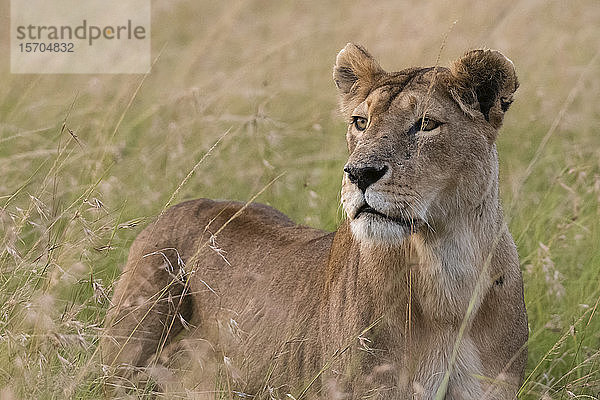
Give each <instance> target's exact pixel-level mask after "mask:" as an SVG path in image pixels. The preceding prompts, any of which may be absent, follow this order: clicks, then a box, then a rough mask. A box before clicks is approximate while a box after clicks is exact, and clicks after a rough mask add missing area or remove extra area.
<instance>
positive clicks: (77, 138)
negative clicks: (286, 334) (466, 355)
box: [0, 0, 600, 400]
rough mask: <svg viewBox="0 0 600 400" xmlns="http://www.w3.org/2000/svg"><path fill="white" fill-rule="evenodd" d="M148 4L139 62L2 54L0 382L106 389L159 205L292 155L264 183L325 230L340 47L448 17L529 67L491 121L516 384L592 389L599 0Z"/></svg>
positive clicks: (230, 186) (252, 186) (238, 187)
mask: <svg viewBox="0 0 600 400" xmlns="http://www.w3.org/2000/svg"><path fill="white" fill-rule="evenodd" d="M3 15H6V14H3ZM152 18H153V21H152V23H153V25H152V43H153V55H154V56H158V54H159V53H160V57H159V58H158V59H157V61H156V64H155V65H154V67H153V70H152V73H151V74H149V75H147V76H145V77H143V76H139V75H12V74H10V73H9V71H8V69H7V68H8V65H7V64H8V63H3V64H2V65H1V66H0V74H1V76H2V80H3V85H2V86H1V87H0V121H1V122H0V176H1V179H0V398H3V399H4V398H8V399H10V398H29V399H61V398H83V399H86V398H98V397H101V396H102V391H101V380H102V375H103V371H102V369H101V367H100V360H99V359H98V355H97V354H96V348H97V344H98V339H99V336H100V334H101V329H100V328H101V326H102V323H103V318H104V314H105V311H106V308H107V305H108V298H109V297H110V295H111V288H112V285H113V283H114V282H115V280H116V278H117V277H118V276H119V272H120V267H121V266H122V265H123V264H124V261H125V258H126V254H127V249H128V246H129V245H130V243H131V241H132V240H133V238H134V237H135V235H136V233H137V232H139V230H140V229H141V228H142V227H143V226H145V224H147V223H148V222H149V221H150V220H151V219H152V218H154V217H155V216H156V215H158V214H159V213H160V212H161V211H162V209H163V208H164V206H165V205H167V204H168V203H171V202H174V203H176V202H179V201H181V200H184V199H188V198H195V197H201V196H202V197H212V198H228V199H229V198H231V199H238V200H242V201H244V200H248V199H250V198H251V197H252V196H253V195H254V194H256V193H258V192H259V191H260V190H261V189H262V188H264V187H265V186H266V185H267V184H268V183H269V182H271V181H272V180H273V179H275V178H277V177H278V176H279V175H280V174H282V173H283V175H282V176H281V177H279V178H278V179H277V180H276V181H275V182H274V183H273V184H272V185H271V186H270V187H269V188H268V189H267V190H265V191H264V192H263V193H262V194H261V196H260V197H259V198H258V200H259V201H261V202H263V203H267V204H270V205H273V206H274V207H276V208H278V209H280V210H282V211H283V212H285V213H286V214H288V215H290V216H291V217H292V218H293V219H294V220H295V221H297V222H299V223H304V224H309V225H311V226H315V227H319V228H323V229H328V230H333V229H335V227H336V226H337V224H338V223H339V221H340V219H341V213H340V210H339V206H338V204H339V183H340V180H341V169H342V166H343V164H344V162H345V158H346V146H345V141H344V132H345V127H344V123H343V121H341V118H340V117H339V116H338V115H337V113H336V112H335V110H336V103H335V101H336V99H335V96H336V94H335V90H334V86H333V84H332V82H331V66H332V64H333V61H334V57H335V54H336V52H337V51H338V50H339V49H340V48H342V47H343V46H344V45H345V43H346V42H348V41H356V42H359V43H362V44H364V45H365V46H366V47H367V48H369V49H370V50H371V51H372V52H373V53H374V54H375V55H376V56H377V57H378V58H379V59H380V60H381V63H382V65H383V67H384V68H389V69H393V68H402V67H406V66H411V65H432V64H433V63H434V62H435V60H436V58H437V54H438V51H439V47H440V44H441V41H442V38H443V37H444V35H445V34H446V32H447V31H448V29H449V28H450V26H451V25H452V23H453V22H454V21H457V23H456V25H455V26H454V28H453V29H452V31H451V32H450V34H449V35H448V39H447V43H446V47H445V49H444V51H443V53H442V63H447V62H448V61H449V60H451V59H454V58H456V57H458V56H460V55H461V54H462V53H463V52H464V51H465V50H467V49H469V48H474V47H481V46H486V47H490V48H498V49H500V50H502V51H503V52H504V53H505V54H507V55H508V56H509V57H510V58H511V59H512V60H513V61H514V62H515V65H516V67H517V72H518V74H519V77H520V81H521V88H520V89H519V92H518V98H517V101H516V102H515V104H514V105H513V107H512V109H511V111H510V112H509V114H508V115H507V118H506V121H505V126H504V128H503V130H502V132H501V135H500V137H499V139H498V146H499V152H500V162H501V195H502V198H503V203H504V206H505V211H506V216H507V219H508V221H509V224H510V229H511V232H512V234H513V236H514V238H515V240H516V242H517V246H518V249H519V254H520V259H521V264H522V269H523V274H524V280H525V296H526V303H527V308H528V313H529V324H530V337H531V339H530V342H529V363H528V368H527V380H526V383H525V385H524V386H523V390H522V394H521V398H523V399H557V400H558V399H571V398H581V399H597V398H600V316H599V315H598V313H599V311H600V310H598V300H599V299H600V246H599V243H600V207H599V204H600V161H599V160H600V135H599V134H598V126H599V123H600V111H599V109H598V106H597V93H598V92H600V80H599V79H598V76H600V74H599V73H600V60H598V58H596V59H595V60H594V54H596V53H597V51H598V50H599V47H598V42H597V37H598V33H599V32H600V25H599V24H598V21H600V8H599V7H598V6H597V4H596V2H595V1H594V0H582V1H579V2H569V3H566V2H540V1H534V0H521V1H517V2H509V3H507V2H504V1H499V0H490V1H488V2H478V3H476V4H475V3H473V2H470V1H466V0H459V1H456V2H453V3H452V4H450V3H446V2H442V1H439V2H423V4H412V3H410V4H409V3H406V4H402V2H395V1H385V2H380V3H377V6H372V5H369V4H368V3H364V2H356V3H354V4H352V5H348V4H346V3H341V2H339V3H338V2H311V3H301V4H300V3H298V4H296V3H293V2H287V1H282V2H264V1H259V0H249V1H237V2H207V1H204V2H192V1H177V2H167V1H156V2H154V3H153V13H152ZM8 25H9V24H3V28H1V29H3V30H4V33H5V34H6V35H5V37H8V36H7V35H8V32H6V30H7V29H8ZM2 47H3V50H5V52H4V53H5V54H8V48H7V45H6V44H5V43H3V44H2ZM161 50H162V52H161ZM574 88H575V89H574ZM570 94H571V95H570ZM226 132H228V133H227V135H225V136H223V135H224V134H225V133H226ZM219 138H221V140H220V142H219V143H218V145H217V146H216V147H215V148H214V149H213V150H212V151H211V152H210V154H209V150H210V149H211V147H212V146H213V145H214V144H215V142H217V141H218V140H219ZM200 161H201V162H200ZM190 173H192V174H191V175H190V176H189V177H188V174H190Z"/></svg>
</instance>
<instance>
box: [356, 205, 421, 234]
mask: <svg viewBox="0 0 600 400" xmlns="http://www.w3.org/2000/svg"><path fill="white" fill-rule="evenodd" d="M362 214H371V215H376V216H378V217H380V218H383V219H386V220H389V221H392V222H395V223H397V224H399V225H403V226H406V227H409V228H410V227H416V226H418V225H419V223H418V220H415V219H413V218H398V217H392V216H389V215H386V214H384V213H382V212H379V211H377V210H376V209H374V208H373V207H371V206H370V205H368V204H366V203H365V204H363V205H362V206H361V207H360V208H359V209H358V211H357V212H356V214H355V215H354V219H357V218H358V217H360V216H361V215H362Z"/></svg>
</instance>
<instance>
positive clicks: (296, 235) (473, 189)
mask: <svg viewBox="0 0 600 400" xmlns="http://www.w3.org/2000/svg"><path fill="white" fill-rule="evenodd" d="M333 78H334V81H335V84H336V86H337V88H338V90H339V95H340V108H341V111H342V113H343V115H344V117H345V118H346V119H347V121H348V132H347V135H346V137H347V141H348V149H349V153H350V156H349V159H348V162H347V164H346V165H345V167H344V177H343V183H342V205H343V208H344V210H345V212H346V215H347V219H346V220H345V221H344V222H343V223H342V224H341V226H340V228H339V229H338V231H337V232H334V233H329V232H323V231H320V230H316V229H312V228H308V227H305V226H299V225H296V224H295V223H293V222H292V221H291V220H290V219H288V218H287V217H286V216H285V215H283V214H281V213H280V212H278V211H276V210H274V209H272V208H270V207H267V206H264V205H260V204H250V205H244V204H240V203H234V202H223V201H219V202H216V201H212V200H205V199H201V200H194V201H188V202H185V203H183V204H180V205H178V206H175V207H173V208H171V209H169V210H168V211H166V212H165V213H164V214H163V215H161V216H160V217H159V218H158V220H157V221H156V222H154V223H153V224H152V225H150V226H149V227H148V228H146V229H145V230H144V231H143V232H142V233H141V234H140V235H139V236H138V237H137V239H136V240H135V242H134V243H133V245H132V247H131V250H130V253H129V260H128V262H127V265H126V267H125V270H124V272H123V275H122V276H121V278H120V280H119V282H118V284H117V287H116V290H115V293H114V296H113V305H112V307H111V308H110V310H109V311H108V315H107V319H106V337H105V338H104V340H103V343H102V354H103V362H104V363H105V364H107V365H108V366H112V367H114V368H115V370H114V374H115V375H114V379H111V380H110V382H112V383H113V384H114V385H115V386H117V387H118V386H121V385H122V386H127V383H126V382H127V380H128V379H130V378H133V377H134V376H135V375H137V376H138V378H139V375H140V374H139V371H142V372H143V371H145V373H146V375H145V376H146V377H147V376H148V375H150V376H151V377H153V378H154V380H155V381H156V382H158V387H159V388H160V390H162V391H166V392H169V390H172V391H176V390H184V389H182V386H181V385H183V386H184V387H186V388H187V389H185V390H186V391H185V392H181V393H179V394H186V395H189V396H192V397H195V398H218V397H219V395H218V393H217V394H216V395H215V391H216V392H219V391H227V393H236V394H238V395H239V396H241V397H244V396H255V397H260V398H262V397H269V396H271V398H283V397H284V396H285V395H286V394H290V396H293V397H292V398H296V399H298V398H300V397H303V398H327V399H334V398H335V399H338V398H350V399H358V398H366V397H373V398H380V399H434V398H435V399H453V400H458V399H473V400H475V399H477V400H480V399H512V398H514V397H515V396H516V393H517V390H518V388H519V385H520V384H521V382H522V379H523V370H524V367H525V362H526V348H525V344H526V341H527V336H528V332H527V331H528V330H527V315H526V312H525V306H524V302H523V285H522V277H521V272H520V269H519V262H518V258H517V251H516V248H515V244H514V242H513V239H512V237H511V235H510V233H509V232H508V229H507V227H506V224H505V223H504V221H503V215H502V210H501V207H500V203H499V200H498V157H497V153H496V145H495V140H496V135H497V134H498V129H499V128H500V126H501V125H502V120H503V117H504V113H505V112H506V111H507V110H508V108H509V106H510V104H511V102H512V96H513V93H514V92H515V90H516V89H517V86H518V83H517V77H516V74H515V70H514V67H513V64H512V62H511V61H510V60H509V59H507V58H506V57H504V56H503V55H502V54H500V53H499V52H497V51H491V50H474V51H470V52H468V53H466V54H465V55H464V56H463V57H462V58H460V59H459V60H458V61H456V62H455V63H454V64H453V65H452V66H451V67H450V68H442V67H439V68H438V67H435V68H409V69H405V70H402V71H400V72H392V73H388V72H386V71H384V70H383V69H382V68H381V67H380V66H379V64H378V63H377V61H375V60H374V59H373V58H372V57H371V56H370V55H369V53H368V52H367V51H366V50H365V49H363V48H362V47H360V46H357V45H354V44H348V45H347V46H346V47H345V48H344V49H343V50H342V51H341V52H340V53H339V54H338V56H337V59H336V64H335V66H334V70H333ZM165 366H168V367H169V368H170V369H167V368H166V367H165ZM180 369H185V370H186V371H188V373H187V377H188V381H187V383H186V381H185V379H183V378H181V377H182V376H184V375H186V374H185V373H184V372H181V371H180ZM133 371H138V373H135V374H134V373H133ZM169 371H170V372H169ZM174 371H175V372H174ZM190 371H191V372H190ZM142 375H143V374H142ZM118 377H120V379H121V380H120V381H119V380H118V379H117V378H118ZM190 377H191V378H190ZM182 381H183V382H184V383H181V382H182ZM115 382H116V383H115ZM177 382H179V383H177ZM169 388H170V389H169ZM227 398H229V397H227Z"/></svg>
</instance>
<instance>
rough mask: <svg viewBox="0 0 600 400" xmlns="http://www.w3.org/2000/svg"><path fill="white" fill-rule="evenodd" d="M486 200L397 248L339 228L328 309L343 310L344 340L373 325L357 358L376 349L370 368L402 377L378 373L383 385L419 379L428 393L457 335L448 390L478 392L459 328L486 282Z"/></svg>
mask: <svg viewBox="0 0 600 400" xmlns="http://www.w3.org/2000/svg"><path fill="white" fill-rule="evenodd" d="M488 200H491V201H487V202H485V201H484V203H483V204H482V205H481V207H479V208H477V209H476V210H474V211H473V212H472V213H471V214H468V215H456V216H454V217H452V218H450V219H448V220H447V224H446V225H444V226H439V227H438V228H439V229H437V230H436V231H435V232H433V231H432V232H428V233H426V234H424V233H418V234H414V235H411V236H410V237H408V238H407V239H406V240H405V241H404V242H403V244H402V245H401V246H396V247H393V246H386V245H383V244H368V243H359V242H357V241H356V240H355V239H354V238H353V236H352V234H351V232H350V229H349V227H348V224H347V223H346V224H345V225H344V226H343V227H341V229H340V231H338V234H337V235H336V239H335V241H334V249H333V250H334V251H332V255H333V257H332V258H331V259H330V265H329V268H330V271H332V272H334V274H335V275H334V276H337V278H339V279H335V280H333V281H330V285H331V286H330V290H331V292H330V293H335V292H337V293H338V294H341V297H338V296H334V297H333V298H335V299H339V298H342V299H344V300H343V301H342V302H340V301H337V300H336V301H333V302H331V303H330V305H329V308H328V314H329V315H344V327H343V328H342V331H345V334H346V337H347V336H348V335H350V334H352V333H354V334H355V333H356V332H357V331H358V332H360V331H361V330H363V329H365V328H367V327H369V326H373V325H372V324H373V323H376V326H375V327H373V328H372V329H368V331H365V332H364V333H363V334H361V338H362V340H363V341H362V342H361V343H363V342H364V344H363V346H364V347H365V348H364V349H361V351H359V353H357V354H358V355H357V357H362V356H361V355H360V354H362V353H363V351H366V352H367V353H369V354H370V352H373V354H381V355H382V356H383V357H382V358H381V359H377V358H375V359H373V360H372V363H373V364H372V365H371V368H373V369H374V370H379V369H382V368H383V369H385V368H384V367H385V366H386V365H391V366H395V367H394V368H396V367H399V368H401V369H402V370H403V371H406V372H407V373H408V374H407V375H406V376H407V377H409V381H408V382H404V383H402V382H400V381H397V378H390V377H385V376H382V377H381V382H380V383H381V384H382V385H383V386H386V385H388V386H389V385H390V384H391V385H394V386H397V387H408V388H409V389H410V388H412V386H411V384H410V382H418V383H419V384H420V385H422V386H423V388H424V390H425V392H426V393H429V394H433V393H435V392H436V391H437V388H438V387H439V386H440V385H441V380H442V378H443V374H440V371H444V370H445V369H446V368H447V367H448V365H449V364H450V363H451V361H450V360H451V358H452V357H453V356H452V354H453V349H455V348H456V343H457V338H458V337H460V338H461V339H460V344H459V347H458V349H459V350H458V353H457V354H458V355H457V357H458V358H459V359H460V360H461V362H460V363H457V364H456V365H455V366H454V373H453V377H452V378H451V385H450V388H452V387H470V388H472V391H473V396H472V398H481V397H482V396H483V393H482V392H481V390H482V389H481V388H480V386H479V382H478V381H477V380H476V379H475V378H474V377H475V376H478V375H481V374H482V373H483V372H482V371H483V369H482V366H481V362H480V358H479V351H478V349H477V348H476V346H475V344H474V342H473V340H472V339H471V336H470V334H469V330H468V329H467V330H466V331H464V332H463V333H462V334H460V333H459V332H460V331H461V329H460V327H461V325H462V324H463V322H465V321H467V322H469V321H472V320H473V318H474V316H475V315H476V314H477V311H478V308H479V304H480V302H481V299H482V298H483V296H484V294H485V292H486V291H487V289H488V288H489V284H490V282H489V281H490V279H489V277H488V274H487V273H486V269H487V267H486V263H487V264H489V262H490V260H491V257H489V254H490V252H491V251H493V248H494V241H495V238H497V237H498V233H499V232H500V231H501V224H502V222H501V221H502V217H501V210H500V207H499V205H498V202H497V197H496V196H490V198H489V199H488ZM337 263H339V264H337ZM465 318H466V319H465ZM380 367H381V368H380ZM386 368H387V367H386ZM390 382H392V383H390ZM449 390H451V389H449ZM409 392H411V391H410V390H409ZM407 393H408V392H407ZM411 393H412V392H411Z"/></svg>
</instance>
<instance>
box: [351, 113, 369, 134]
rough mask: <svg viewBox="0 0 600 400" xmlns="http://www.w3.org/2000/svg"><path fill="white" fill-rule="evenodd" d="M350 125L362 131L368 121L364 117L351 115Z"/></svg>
mask: <svg viewBox="0 0 600 400" xmlns="http://www.w3.org/2000/svg"><path fill="white" fill-rule="evenodd" d="M352 125H354V127H355V128H356V130H358V131H364V130H365V129H367V125H368V121H367V119H366V118H363V117H356V116H354V117H352Z"/></svg>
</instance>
